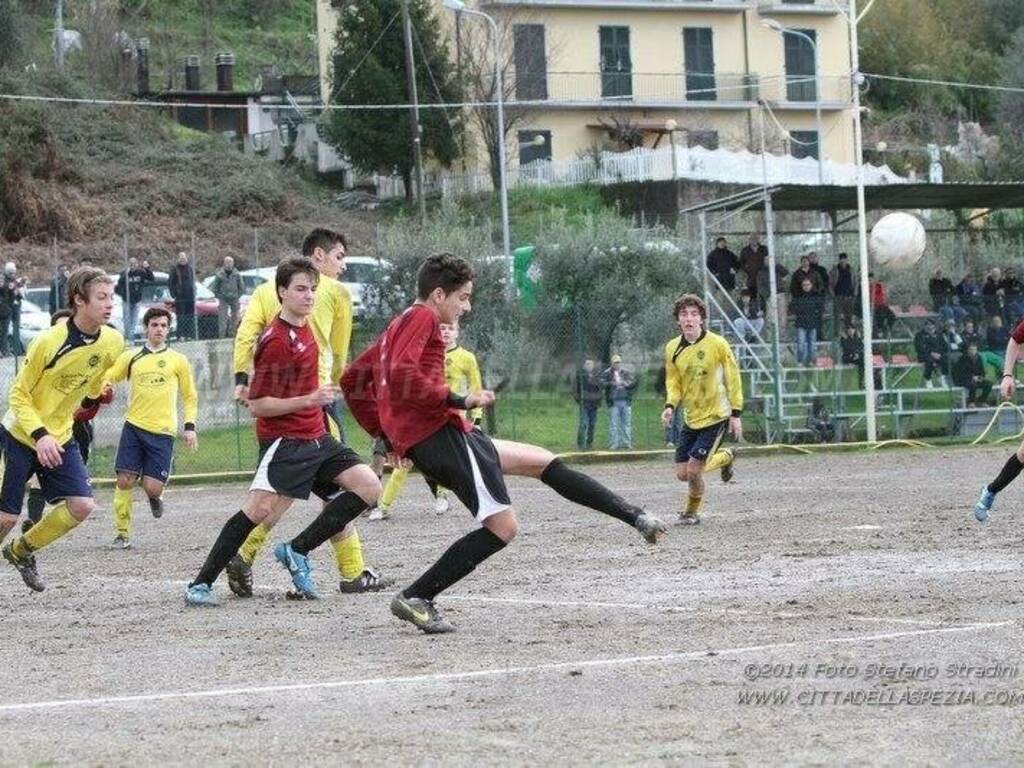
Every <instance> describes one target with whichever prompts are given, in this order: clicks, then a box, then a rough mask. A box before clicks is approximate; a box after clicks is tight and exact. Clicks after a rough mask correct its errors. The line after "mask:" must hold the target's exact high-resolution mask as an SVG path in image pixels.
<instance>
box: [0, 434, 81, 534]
mask: <svg viewBox="0 0 1024 768" xmlns="http://www.w3.org/2000/svg"><path fill="white" fill-rule="evenodd" d="M63 447H64V453H63V461H61V464H60V466H59V467H56V468H54V469H47V468H46V467H44V466H43V465H42V464H40V463H39V460H38V459H36V452H35V449H33V448H29V447H28V446H27V445H25V444H24V443H21V442H19V441H18V440H16V439H14V438H13V437H11V435H10V434H9V433H8V432H7V430H6V429H4V428H3V427H0V451H2V452H3V457H4V478H3V482H2V483H0V511H3V512H6V513H7V514H9V515H20V514H21V504H22V502H23V501H24V500H25V486H26V484H27V483H28V481H29V478H31V477H32V475H35V476H36V477H37V478H39V487H40V488H41V489H42V491H43V498H45V499H46V501H47V502H48V503H50V504H55V503H57V502H58V501H61V500H63V499H67V498H71V497H74V496H78V497H83V498H92V481H91V480H90V479H89V472H88V470H87V469H86V468H85V462H84V461H82V454H81V452H80V451H79V450H78V443H76V442H75V441H74V440H69V441H68V442H66V443H64V446H63Z"/></svg>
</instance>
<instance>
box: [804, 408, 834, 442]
mask: <svg viewBox="0 0 1024 768" xmlns="http://www.w3.org/2000/svg"><path fill="white" fill-rule="evenodd" d="M807 428H808V429H809V430H811V434H813V435H814V442H816V443H832V442H835V439H836V423H835V422H834V421H833V420H832V413H831V411H829V409H828V408H827V407H826V406H825V402H824V401H823V400H822V399H821V398H820V397H816V398H814V399H813V400H812V401H811V412H810V414H808V416H807Z"/></svg>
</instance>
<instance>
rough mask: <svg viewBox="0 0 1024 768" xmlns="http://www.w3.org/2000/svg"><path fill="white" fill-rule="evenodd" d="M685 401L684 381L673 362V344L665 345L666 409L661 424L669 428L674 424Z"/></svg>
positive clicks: (662, 413)
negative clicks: (677, 411)
mask: <svg viewBox="0 0 1024 768" xmlns="http://www.w3.org/2000/svg"><path fill="white" fill-rule="evenodd" d="M682 399H683V379H682V377H681V376H680V375H679V369H678V368H676V364H675V361H673V360H672V344H671V343H669V344H666V345H665V408H664V410H663V411H662V412H661V423H662V424H663V425H664V426H666V427H667V426H668V425H669V424H671V423H672V417H673V416H675V410H676V408H678V407H679V402H680V400H682Z"/></svg>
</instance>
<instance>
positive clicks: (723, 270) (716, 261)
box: [708, 237, 740, 291]
mask: <svg viewBox="0 0 1024 768" xmlns="http://www.w3.org/2000/svg"><path fill="white" fill-rule="evenodd" d="M739 268H740V260H739V257H737V256H736V254H735V253H733V252H732V251H730V250H729V249H728V248H727V247H726V241H725V238H724V237H720V238H718V239H717V240H715V249H714V250H713V251H711V253H709V254H708V271H709V272H711V274H713V275H714V276H715V279H716V280H718V282H720V283H721V284H722V287H723V288H725V290H727V291H731V290H733V289H735V288H736V270H738V269H739Z"/></svg>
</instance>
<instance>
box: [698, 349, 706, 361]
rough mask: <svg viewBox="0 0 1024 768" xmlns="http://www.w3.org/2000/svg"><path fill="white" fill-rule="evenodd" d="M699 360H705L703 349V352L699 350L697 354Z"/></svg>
mask: <svg viewBox="0 0 1024 768" xmlns="http://www.w3.org/2000/svg"><path fill="white" fill-rule="evenodd" d="M697 359H698V360H703V359H704V350H703V349H701V350H699V351H698V352H697Z"/></svg>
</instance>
